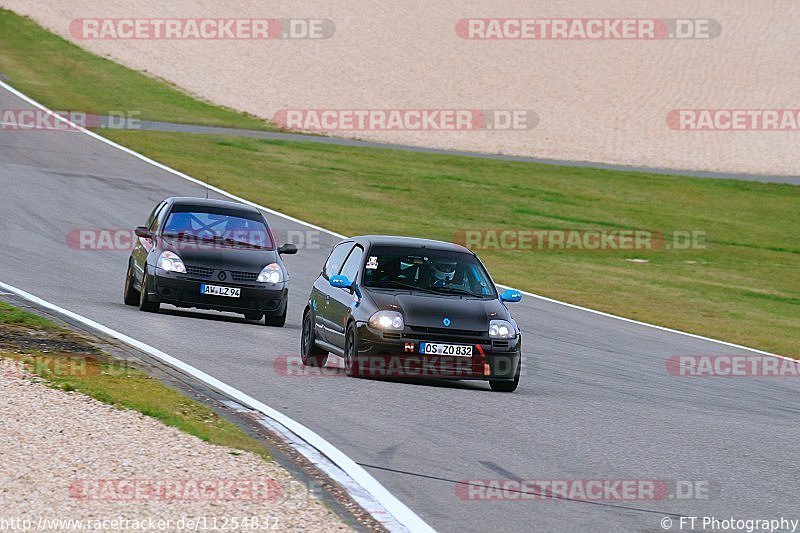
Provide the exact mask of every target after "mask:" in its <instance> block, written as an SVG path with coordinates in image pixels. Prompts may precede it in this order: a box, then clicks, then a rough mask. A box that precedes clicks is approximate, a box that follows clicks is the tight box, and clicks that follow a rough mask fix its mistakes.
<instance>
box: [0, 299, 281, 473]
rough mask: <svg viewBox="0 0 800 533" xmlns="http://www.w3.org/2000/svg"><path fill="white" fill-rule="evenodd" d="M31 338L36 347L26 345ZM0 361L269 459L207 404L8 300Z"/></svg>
mask: <svg viewBox="0 0 800 533" xmlns="http://www.w3.org/2000/svg"><path fill="white" fill-rule="evenodd" d="M30 338H35V344H32V343H29V342H28V341H27V339H30ZM0 358H10V359H15V360H18V361H21V362H22V363H24V364H25V365H26V367H27V368H28V370H29V371H30V372H32V373H33V374H36V375H38V376H40V377H41V378H43V379H45V380H46V381H47V382H48V383H49V384H50V385H51V386H53V387H56V388H58V389H61V390H64V391H76V392H80V393H82V394H86V395H87V396H91V397H92V398H95V399H96V400H99V401H101V402H103V403H107V404H110V405H113V406H116V407H119V408H125V409H133V410H134V411H138V412H140V413H142V414H144V415H147V416H150V417H153V418H156V419H158V420H160V421H161V422H163V423H164V424H166V425H168V426H172V427H175V428H177V429H179V430H181V431H184V432H186V433H189V434H190V435H194V436H196V437H198V438H200V439H202V440H204V441H206V442H209V443H211V444H216V445H219V446H225V447H228V448H232V449H235V450H243V451H248V452H252V453H255V454H258V455H260V456H261V457H263V458H265V459H270V455H269V451H268V450H267V448H266V447H265V446H264V445H263V444H261V443H260V442H259V441H258V440H256V439H254V438H252V437H250V436H249V435H247V434H246V433H244V432H243V431H242V430H241V429H239V428H238V427H237V426H236V425H235V424H232V423H231V422H228V421H227V420H225V419H224V418H222V417H220V416H219V415H217V414H216V413H215V412H214V411H212V410H211V409H209V408H208V407H206V406H204V405H203V404H201V403H198V402H196V401H194V400H192V399H190V398H188V397H186V396H185V395H183V394H182V393H180V392H178V391H177V390H174V389H171V388H169V387H167V386H166V385H163V384H162V383H161V382H159V381H158V380H157V379H154V378H151V377H150V376H148V375H147V374H145V373H144V372H142V371H140V370H137V369H135V368H133V367H132V366H131V365H130V364H129V363H127V362H125V361H120V360H118V359H113V358H111V357H110V356H108V355H106V354H104V353H103V352H101V351H100V350H98V349H97V348H96V347H95V346H93V345H92V344H91V343H90V342H89V340H88V339H86V338H85V337H83V336H81V335H78V334H76V333H73V332H71V331H69V330H66V329H64V328H61V327H58V326H56V325H55V324H53V323H52V322H50V321H49V320H46V319H44V318H42V317H40V316H38V315H35V314H32V313H29V312H27V311H23V310H21V309H18V308H16V307H14V306H11V305H8V304H6V303H4V302H0ZM231 453H237V452H234V451H231Z"/></svg>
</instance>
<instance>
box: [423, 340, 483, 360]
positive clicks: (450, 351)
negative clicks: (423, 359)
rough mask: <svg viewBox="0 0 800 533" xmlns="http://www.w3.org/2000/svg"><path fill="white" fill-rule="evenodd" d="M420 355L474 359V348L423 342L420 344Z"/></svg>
mask: <svg viewBox="0 0 800 533" xmlns="http://www.w3.org/2000/svg"><path fill="white" fill-rule="evenodd" d="M419 353H422V354H426V355H450V356H452V357H472V346H464V345H462V344H442V343H439V342H421V343H419Z"/></svg>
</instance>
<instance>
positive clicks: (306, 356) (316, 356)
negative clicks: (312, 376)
mask: <svg viewBox="0 0 800 533" xmlns="http://www.w3.org/2000/svg"><path fill="white" fill-rule="evenodd" d="M300 359H302V360H303V364H304V365H305V366H316V367H317V368H322V367H323V366H325V363H326V362H328V352H327V350H323V349H322V348H320V347H319V346H317V344H316V335H315V333H314V317H313V316H311V311H309V312H308V313H306V316H304V317H303V335H302V340H301V342H300Z"/></svg>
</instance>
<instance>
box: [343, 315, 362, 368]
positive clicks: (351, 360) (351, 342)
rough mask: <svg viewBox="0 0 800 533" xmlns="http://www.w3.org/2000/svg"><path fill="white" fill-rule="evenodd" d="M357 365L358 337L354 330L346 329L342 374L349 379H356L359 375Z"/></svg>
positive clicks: (351, 328)
mask: <svg viewBox="0 0 800 533" xmlns="http://www.w3.org/2000/svg"><path fill="white" fill-rule="evenodd" d="M360 370H361V369H360V368H359V364H358V335H356V328H355V327H353V326H350V327H348V328H347V335H346V336H345V341H344V373H345V374H347V375H348V376H350V377H354V378H357V377H359V376H360V375H361V371H360Z"/></svg>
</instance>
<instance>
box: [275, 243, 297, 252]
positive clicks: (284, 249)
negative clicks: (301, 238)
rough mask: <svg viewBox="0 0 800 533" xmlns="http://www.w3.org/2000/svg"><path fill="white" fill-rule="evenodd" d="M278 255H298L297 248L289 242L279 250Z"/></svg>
mask: <svg viewBox="0 0 800 533" xmlns="http://www.w3.org/2000/svg"><path fill="white" fill-rule="evenodd" d="M278 253H279V254H286V255H292V254H296V253H297V246H296V245H294V244H292V243H290V242H287V243H286V244H284V245H283V246H281V247H280V248H278Z"/></svg>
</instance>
